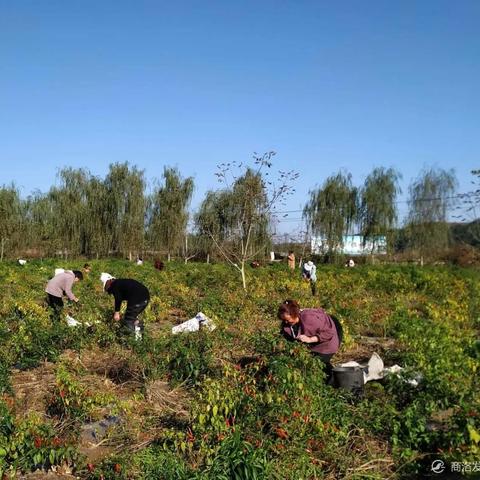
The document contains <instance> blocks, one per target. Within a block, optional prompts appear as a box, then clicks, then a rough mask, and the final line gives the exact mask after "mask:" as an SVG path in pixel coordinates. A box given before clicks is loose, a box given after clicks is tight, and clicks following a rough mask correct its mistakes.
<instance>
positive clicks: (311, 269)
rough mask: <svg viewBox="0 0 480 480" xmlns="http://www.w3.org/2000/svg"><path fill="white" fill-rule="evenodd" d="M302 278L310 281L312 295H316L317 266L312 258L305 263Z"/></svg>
mask: <svg viewBox="0 0 480 480" xmlns="http://www.w3.org/2000/svg"><path fill="white" fill-rule="evenodd" d="M302 278H303V279H304V280H305V281H307V282H310V288H311V289H312V295H315V294H316V293H317V267H316V266H315V264H314V263H313V262H312V261H311V260H309V261H308V262H306V263H304V264H303V268H302Z"/></svg>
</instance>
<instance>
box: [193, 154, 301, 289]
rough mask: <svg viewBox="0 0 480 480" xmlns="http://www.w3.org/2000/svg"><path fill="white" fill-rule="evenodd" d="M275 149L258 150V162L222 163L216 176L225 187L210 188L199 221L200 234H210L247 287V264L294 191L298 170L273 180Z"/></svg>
mask: <svg viewBox="0 0 480 480" xmlns="http://www.w3.org/2000/svg"><path fill="white" fill-rule="evenodd" d="M274 155H275V152H267V153H265V154H263V155H261V156H259V155H257V154H254V157H253V158H254V166H253V167H251V166H248V165H244V164H242V163H240V164H237V163H235V162H233V163H226V164H221V165H219V166H218V172H217V173H216V176H217V178H218V180H219V182H221V183H222V185H223V187H224V188H223V189H222V190H220V191H217V192H208V193H207V195H206V197H205V200H204V201H203V203H202V205H201V207H200V211H199V213H198V214H197V216H196V223H197V227H198V229H199V232H200V235H203V236H204V237H205V236H208V237H209V238H210V239H211V242H212V244H213V245H214V246H215V248H216V249H217V250H218V251H219V252H220V254H221V255H222V256H223V257H224V258H225V259H226V260H227V261H228V262H229V263H230V264H231V265H232V266H233V267H235V268H236V269H237V270H238V272H239V273H240V275H241V278H242V285H243V288H244V289H246V288H247V280H246V274H245V265H246V263H247V262H248V261H250V260H252V259H253V258H255V257H256V256H257V255H258V254H259V253H260V252H262V251H264V250H265V247H266V246H267V245H268V243H269V241H270V238H269V225H270V220H271V214H272V213H274V211H275V207H276V206H277V205H281V204H284V202H285V199H286V197H287V196H288V195H291V194H292V193H293V192H294V189H293V187H292V183H293V181H295V180H296V179H297V178H298V174H297V173H295V172H293V171H289V172H282V171H281V172H279V176H278V178H277V179H275V180H270V177H269V170H270V168H271V167H272V158H273V156H274Z"/></svg>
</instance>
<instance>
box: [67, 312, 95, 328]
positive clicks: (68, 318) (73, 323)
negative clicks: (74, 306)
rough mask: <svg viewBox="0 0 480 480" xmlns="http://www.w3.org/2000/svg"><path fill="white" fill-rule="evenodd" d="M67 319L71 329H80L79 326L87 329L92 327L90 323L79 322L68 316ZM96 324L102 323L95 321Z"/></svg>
mask: <svg viewBox="0 0 480 480" xmlns="http://www.w3.org/2000/svg"><path fill="white" fill-rule="evenodd" d="M65 319H66V320H67V325H68V326H69V327H78V326H79V325H85V326H86V327H90V326H91V325H92V324H91V323H90V322H85V323H82V322H79V321H78V320H75V319H74V318H73V317H71V316H70V315H67V316H66V317H65ZM94 323H100V320H95V322H94Z"/></svg>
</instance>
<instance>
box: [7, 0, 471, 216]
mask: <svg viewBox="0 0 480 480" xmlns="http://www.w3.org/2000/svg"><path fill="white" fill-rule="evenodd" d="M479 25H480V1H478V0H474V1H462V0H460V1H455V2H454V1H451V0H449V1H443V0H416V1H406V0H401V1H400V0H398V1H388V0H383V1H373V0H368V1H360V0H358V1H342V2H326V1H299V0H296V1H280V0H277V1H261V0H256V1H228V0H227V1H225V0H223V1H208V0H203V1H195V2H193V1H192V2H181V1H180V2H171V1H168V2H167V1H165V2H163V1H159V0H156V1H145V0H135V1H122V0H116V1H110V0H101V1H98V0H97V1H92V0H81V1H79V0H77V1H73V0H72V1H66V0H58V1H57V0H55V1H54V0H43V1H38V0H31V1H28V0H0V163H1V166H2V168H1V169H0V184H2V183H9V182H11V181H12V180H13V181H15V182H16V183H17V185H18V186H20V187H21V189H22V193H23V194H24V195H27V194H28V193H30V192H31V191H33V190H35V189H40V190H42V191H45V190H47V189H48V187H49V186H50V185H52V184H53V183H54V181H55V176H56V172H57V170H58V168H59V167H62V166H73V167H87V168H89V169H90V170H91V171H92V173H94V174H98V175H104V174H105V172H106V170H107V166H108V164H109V163H112V162H117V161H119V162H122V161H126V160H127V161H129V162H131V163H133V164H136V165H138V166H139V167H140V168H143V169H145V170H146V172H147V176H148V178H150V179H152V178H153V177H160V175H161V172H162V170H163V166H164V165H171V166H177V167H178V168H179V169H180V171H181V172H182V173H183V174H184V175H193V176H194V177H195V180H196V193H195V197H194V203H193V205H194V206H196V205H198V203H199V202H200V200H201V198H202V197H203V194H204V193H205V191H206V190H207V189H208V188H216V187H217V183H216V181H215V177H214V173H215V165H216V164H218V163H220V162H223V161H231V160H237V161H244V160H248V159H249V158H250V156H251V154H252V152H253V151H257V152H263V151H266V150H275V151H276V152H277V157H276V159H275V167H277V168H283V169H287V168H294V169H296V170H297V171H298V172H299V173H300V175H301V177H300V180H299V182H298V185H297V187H298V188H297V194H296V195H295V196H294V197H292V200H291V201H290V203H289V208H292V209H295V208H300V207H301V206H302V205H303V203H304V202H305V200H306V198H307V194H308V190H309V188H311V187H313V186H315V184H320V183H321V182H322V181H323V180H324V179H325V178H326V177H327V176H328V175H330V174H331V173H334V172H336V171H338V169H340V168H344V169H347V170H348V171H350V172H351V173H352V175H353V180H354V183H356V184H361V183H362V182H363V180H364V178H365V176H366V175H367V174H368V173H369V172H370V171H371V169H372V168H373V167H375V166H386V167H390V166H393V167H395V168H397V169H398V170H399V171H400V172H401V173H402V174H403V181H402V187H403V189H404V191H406V190H407V187H408V184H409V182H410V180H411V179H412V177H415V176H416V175H417V174H418V172H419V170H420V169H421V168H422V167H423V166H430V165H436V166H439V167H442V168H454V169H455V171H456V173H457V176H458V178H459V181H460V190H461V191H466V190H468V189H469V188H470V183H469V182H470V177H471V176H470V170H472V169H473V168H479V167H480V158H479V154H480V100H479V98H480V94H479V90H480V36H479ZM403 209H404V207H402V208H401V211H402V210H403Z"/></svg>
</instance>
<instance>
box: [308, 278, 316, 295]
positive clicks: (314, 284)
mask: <svg viewBox="0 0 480 480" xmlns="http://www.w3.org/2000/svg"><path fill="white" fill-rule="evenodd" d="M310 288H311V289H312V295H313V296H315V294H316V293H317V282H316V281H313V280H310Z"/></svg>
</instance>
